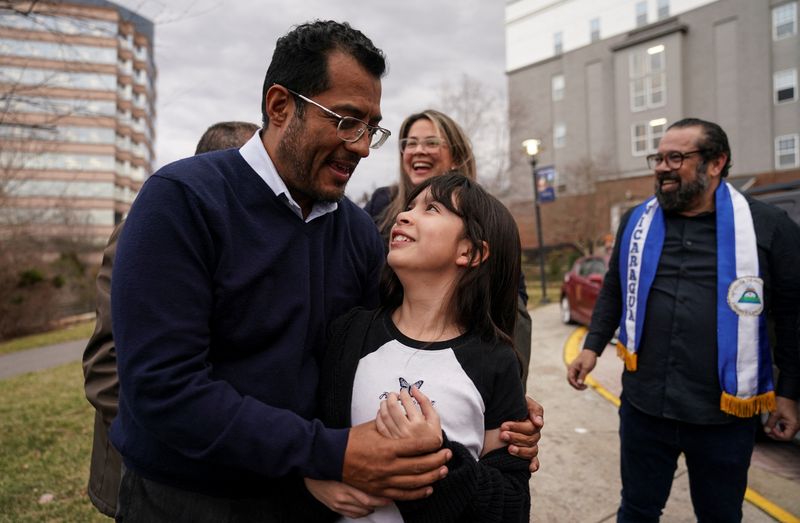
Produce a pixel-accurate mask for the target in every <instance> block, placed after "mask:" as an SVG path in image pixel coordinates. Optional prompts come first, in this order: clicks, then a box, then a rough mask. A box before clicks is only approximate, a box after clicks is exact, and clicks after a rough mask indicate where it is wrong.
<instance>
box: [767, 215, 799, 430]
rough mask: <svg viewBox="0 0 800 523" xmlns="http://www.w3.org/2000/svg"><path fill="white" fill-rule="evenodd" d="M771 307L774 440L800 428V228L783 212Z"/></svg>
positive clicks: (773, 249) (772, 255)
mask: <svg viewBox="0 0 800 523" xmlns="http://www.w3.org/2000/svg"><path fill="white" fill-rule="evenodd" d="M768 263H769V274H770V277H771V279H772V282H771V285H770V293H771V296H770V310H769V311H767V314H769V315H770V316H771V317H772V318H773V319H774V320H775V347H774V354H775V365H776V366H777V367H778V380H777V383H776V386H775V395H776V403H777V410H776V411H775V412H773V413H771V414H770V416H769V418H768V419H767V422H766V425H765V426H764V431H765V432H766V433H767V435H769V437H771V438H772V439H776V440H779V441H789V440H791V439H792V438H793V437H794V435H795V434H796V433H797V431H798V429H800V422H798V412H797V398H798V396H800V340H798V338H799V337H800V301H798V297H799V296H800V270H798V266H800V227H798V225H797V224H795V223H794V222H792V221H791V219H789V217H788V216H787V215H786V213H781V216H780V219H778V220H777V223H776V226H775V234H774V235H773V236H772V244H771V246H770V250H769V257H768Z"/></svg>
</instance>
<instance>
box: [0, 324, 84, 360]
mask: <svg viewBox="0 0 800 523" xmlns="http://www.w3.org/2000/svg"><path fill="white" fill-rule="evenodd" d="M92 332H94V320H92V321H85V322H82V323H78V324H76V325H72V326H70V327H66V328H64V329H59V330H54V331H50V332H44V333H42V334H32V335H30V336H23V337H21V338H15V339H13V340H9V341H4V342H3V343H0V355H2V354H9V353H11V352H17V351H20V350H26V349H34V348H36V347H44V346H46V345H53V344H55V343H63V342H65V341H74V340H80V339H84V338H88V337H89V336H91V335H92Z"/></svg>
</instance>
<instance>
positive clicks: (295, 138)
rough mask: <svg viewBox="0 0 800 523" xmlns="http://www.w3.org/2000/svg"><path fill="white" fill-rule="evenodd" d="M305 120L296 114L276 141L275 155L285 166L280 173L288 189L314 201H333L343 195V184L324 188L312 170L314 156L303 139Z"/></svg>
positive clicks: (336, 200)
mask: <svg viewBox="0 0 800 523" xmlns="http://www.w3.org/2000/svg"><path fill="white" fill-rule="evenodd" d="M304 132H305V121H304V120H303V119H302V118H299V117H298V116H297V115H295V116H294V118H292V121H291V122H289V127H288V128H287V129H286V134H285V135H284V137H283V140H281V141H280V142H279V143H278V149H277V155H278V158H280V159H281V160H282V163H283V164H284V165H285V166H286V169H287V172H285V173H281V174H282V175H283V176H284V177H285V178H284V181H285V182H286V185H287V187H289V189H290V190H293V191H297V192H300V193H302V194H304V195H306V196H308V197H309V198H311V199H312V200H313V201H315V202H321V203H334V202H338V201H339V200H341V199H342V197H344V186H342V187H341V188H339V187H337V188H335V189H329V190H325V189H323V188H322V187H320V185H319V180H317V179H316V178H315V176H314V173H313V172H312V169H313V164H314V156H313V154H312V151H310V150H309V149H310V148H309V146H308V145H307V144H306V143H305V140H304Z"/></svg>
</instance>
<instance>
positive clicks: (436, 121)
mask: <svg viewBox="0 0 800 523" xmlns="http://www.w3.org/2000/svg"><path fill="white" fill-rule="evenodd" d="M422 119H425V120H428V121H430V122H431V123H432V124H433V126H434V127H435V128H436V130H437V132H438V133H439V137H441V138H442V139H443V140H444V141H445V142H446V143H447V147H449V148H450V156H452V158H453V165H451V166H450V168H449V171H458V172H459V173H461V174H462V175H464V176H466V177H467V178H469V179H470V180H472V181H475V179H476V178H477V168H476V166H475V155H474V154H472V144H471V143H470V141H469V138H467V135H466V133H465V132H464V130H463V129H462V128H461V126H460V125H458V124H457V123H456V122H455V120H453V119H452V118H450V117H449V116H447V115H446V114H444V113H442V112H439V111H436V110H434V109H426V110H425V111H422V112H419V113H414V114H412V115H411V116H409V117H408V118H406V119H405V120H404V121H403V124H402V125H401V126H400V135H399V137H398V138H399V139H400V140H402V139H403V138H406V137H407V136H408V132H409V130H410V129H411V126H412V125H414V123H415V122H416V121H417V120H422ZM449 171H448V172H449ZM441 174H445V173H444V172H441V173H436V176H439V175H441ZM413 189H414V185H413V184H412V183H411V177H409V176H408V174H407V173H406V172H405V170H404V169H403V154H402V151H401V153H400V180H399V181H398V183H396V184H395V185H394V186H393V187H392V193H391V194H392V200H391V201H390V202H389V205H388V206H387V207H386V209H385V210H384V211H383V214H382V216H381V217H380V218H379V219H378V229H380V231H381V233H382V234H383V235H384V236H387V235H388V231H389V229H391V227H392V225H393V224H394V220H395V218H396V217H397V214H398V213H400V211H402V210H403V207H404V206H405V204H406V199H407V198H408V195H409V194H411V191H412V190H413Z"/></svg>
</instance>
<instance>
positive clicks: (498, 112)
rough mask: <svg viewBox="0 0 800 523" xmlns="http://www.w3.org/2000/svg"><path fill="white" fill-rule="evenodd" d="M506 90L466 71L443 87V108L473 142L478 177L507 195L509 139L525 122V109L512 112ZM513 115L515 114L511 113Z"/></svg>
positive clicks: (508, 188) (509, 166) (441, 106)
mask: <svg viewBox="0 0 800 523" xmlns="http://www.w3.org/2000/svg"><path fill="white" fill-rule="evenodd" d="M506 100H507V97H506V95H505V92H504V90H503V89H499V88H495V87H492V86H490V85H488V84H486V83H484V82H482V81H481V80H479V79H477V78H474V77H472V76H469V75H467V74H464V75H462V76H461V78H459V79H458V81H457V82H455V83H450V82H446V83H444V84H442V86H441V95H440V107H439V109H440V110H441V111H442V112H444V113H446V114H447V115H448V116H450V117H452V118H453V119H454V120H455V121H456V122H458V124H459V125H460V126H461V127H462V128H463V129H464V132H466V133H467V136H469V138H470V141H472V146H473V149H474V152H475V160H476V162H477V164H478V176H479V178H480V181H481V183H483V184H484V185H485V186H486V187H487V188H488V189H489V190H490V191H491V192H493V193H494V194H495V195H497V196H498V197H502V196H504V195H505V194H506V193H508V192H509V190H510V188H511V180H510V170H511V168H512V164H511V162H512V161H514V160H516V157H511V156H509V154H508V140H509V135H510V133H511V132H512V131H513V130H514V127H515V126H518V125H520V123H521V122H523V121H524V114H525V111H524V108H523V107H517V108H515V110H514V111H509V110H508V107H507V101H506ZM509 115H511V116H509Z"/></svg>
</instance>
